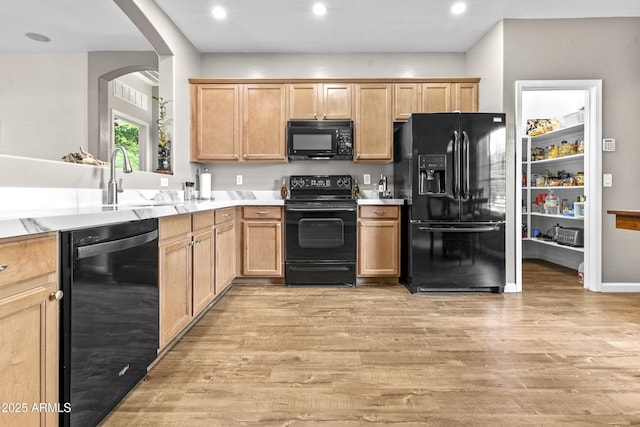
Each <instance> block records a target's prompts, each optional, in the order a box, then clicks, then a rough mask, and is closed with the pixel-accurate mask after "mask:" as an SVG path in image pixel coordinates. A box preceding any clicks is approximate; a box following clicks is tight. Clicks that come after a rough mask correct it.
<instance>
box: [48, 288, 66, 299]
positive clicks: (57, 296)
mask: <svg viewBox="0 0 640 427" xmlns="http://www.w3.org/2000/svg"><path fill="white" fill-rule="evenodd" d="M63 296H64V292H62V291H61V290H57V291H55V292H51V293H50V294H49V298H51V299H54V300H56V301H60V300H61V299H62V297H63Z"/></svg>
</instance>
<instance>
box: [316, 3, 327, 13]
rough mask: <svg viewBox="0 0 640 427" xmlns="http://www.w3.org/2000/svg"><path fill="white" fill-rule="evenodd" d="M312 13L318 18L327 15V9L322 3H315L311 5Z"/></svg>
mask: <svg viewBox="0 0 640 427" xmlns="http://www.w3.org/2000/svg"><path fill="white" fill-rule="evenodd" d="M313 13H315V14H316V15H318V16H322V15H324V14H325V13H327V8H326V7H325V5H323V4H322V3H316V4H314V5H313Z"/></svg>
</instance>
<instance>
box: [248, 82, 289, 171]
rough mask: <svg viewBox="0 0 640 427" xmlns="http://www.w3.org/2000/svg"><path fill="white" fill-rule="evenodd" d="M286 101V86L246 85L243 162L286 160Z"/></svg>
mask: <svg viewBox="0 0 640 427" xmlns="http://www.w3.org/2000/svg"><path fill="white" fill-rule="evenodd" d="M286 101H287V97H286V86H285V85H284V84H259V83H258V84H246V85H244V87H243V109H242V111H243V117H242V119H243V128H242V142H243V146H242V148H243V154H242V158H243V159H244V160H270V161H274V160H275V161H286V160H287V150H286V141H285V127H286V124H287V115H286V111H287V108H286Z"/></svg>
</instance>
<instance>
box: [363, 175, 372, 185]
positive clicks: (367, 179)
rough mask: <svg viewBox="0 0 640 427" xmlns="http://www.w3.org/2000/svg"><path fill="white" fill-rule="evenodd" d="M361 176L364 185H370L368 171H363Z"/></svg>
mask: <svg viewBox="0 0 640 427" xmlns="http://www.w3.org/2000/svg"><path fill="white" fill-rule="evenodd" d="M362 178H363V183H364V185H370V184H371V174H370V173H365V174H364V176H363V177H362Z"/></svg>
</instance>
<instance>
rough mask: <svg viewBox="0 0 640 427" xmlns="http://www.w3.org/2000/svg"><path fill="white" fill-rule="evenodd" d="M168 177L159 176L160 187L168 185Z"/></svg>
mask: <svg viewBox="0 0 640 427" xmlns="http://www.w3.org/2000/svg"><path fill="white" fill-rule="evenodd" d="M168 186H169V178H160V187H168Z"/></svg>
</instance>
